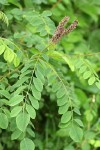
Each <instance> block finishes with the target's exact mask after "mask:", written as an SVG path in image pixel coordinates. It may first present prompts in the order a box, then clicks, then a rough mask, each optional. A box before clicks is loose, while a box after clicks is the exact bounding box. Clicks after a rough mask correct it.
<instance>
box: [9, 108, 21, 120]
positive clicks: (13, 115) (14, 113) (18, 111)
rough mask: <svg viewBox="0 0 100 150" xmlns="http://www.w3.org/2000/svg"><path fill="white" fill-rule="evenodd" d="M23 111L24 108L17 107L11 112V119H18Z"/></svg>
mask: <svg viewBox="0 0 100 150" xmlns="http://www.w3.org/2000/svg"><path fill="white" fill-rule="evenodd" d="M21 110H22V106H16V107H14V108H13V109H12V110H11V114H10V115H11V117H16V116H17V115H18V114H19V113H20V111H21Z"/></svg>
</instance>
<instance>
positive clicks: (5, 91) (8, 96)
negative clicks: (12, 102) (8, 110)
mask: <svg viewBox="0 0 100 150" xmlns="http://www.w3.org/2000/svg"><path fill="white" fill-rule="evenodd" d="M0 94H1V95H3V96H4V97H6V98H8V99H9V98H10V94H9V92H8V91H7V90H0Z"/></svg>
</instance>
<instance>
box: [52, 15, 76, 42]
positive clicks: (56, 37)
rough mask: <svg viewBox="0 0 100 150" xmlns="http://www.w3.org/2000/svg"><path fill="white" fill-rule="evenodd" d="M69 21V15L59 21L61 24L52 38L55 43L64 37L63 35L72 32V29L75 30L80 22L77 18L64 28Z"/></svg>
mask: <svg viewBox="0 0 100 150" xmlns="http://www.w3.org/2000/svg"><path fill="white" fill-rule="evenodd" d="M68 21H69V17H67V16H65V17H64V18H63V19H62V20H61V22H59V25H58V26H57V29H56V31H55V33H54V35H53V36H52V38H51V41H52V42H53V43H57V42H58V41H59V40H60V39H61V38H62V36H64V35H66V34H68V33H70V32H71V31H72V30H74V29H75V28H76V26H77V24H78V21H77V20H75V21H74V22H73V23H72V24H71V25H70V26H69V27H68V28H67V29H66V28H64V25H65V24H67V23H68Z"/></svg>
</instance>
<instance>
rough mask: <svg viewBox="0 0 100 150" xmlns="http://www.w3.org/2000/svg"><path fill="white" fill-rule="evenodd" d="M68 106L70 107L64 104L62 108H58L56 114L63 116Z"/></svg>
mask: <svg viewBox="0 0 100 150" xmlns="http://www.w3.org/2000/svg"><path fill="white" fill-rule="evenodd" d="M69 106H70V105H69V103H66V104H64V105H63V106H60V107H59V110H58V113H59V114H64V113H65V112H66V111H67V110H68V108H69Z"/></svg>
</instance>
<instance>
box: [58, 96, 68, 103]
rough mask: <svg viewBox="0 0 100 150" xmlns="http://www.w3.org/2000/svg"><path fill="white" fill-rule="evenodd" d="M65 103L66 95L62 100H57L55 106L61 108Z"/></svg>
mask: <svg viewBox="0 0 100 150" xmlns="http://www.w3.org/2000/svg"><path fill="white" fill-rule="evenodd" d="M67 102H68V96H67V95H65V96H63V97H62V98H59V99H57V105H58V106H63V105H64V104H66V103H67Z"/></svg>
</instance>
